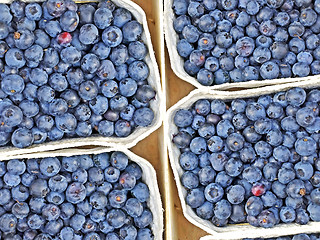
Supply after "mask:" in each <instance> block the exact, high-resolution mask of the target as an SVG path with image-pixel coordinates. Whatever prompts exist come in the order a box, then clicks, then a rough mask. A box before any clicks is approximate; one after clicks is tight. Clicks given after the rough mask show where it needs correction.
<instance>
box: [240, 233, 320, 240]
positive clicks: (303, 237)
mask: <svg viewBox="0 0 320 240" xmlns="http://www.w3.org/2000/svg"><path fill="white" fill-rule="evenodd" d="M263 239H264V238H255V239H252V238H244V239H243V240H263ZM319 239H320V235H319V234H305V233H301V234H297V235H293V236H284V237H277V238H266V240H319Z"/></svg>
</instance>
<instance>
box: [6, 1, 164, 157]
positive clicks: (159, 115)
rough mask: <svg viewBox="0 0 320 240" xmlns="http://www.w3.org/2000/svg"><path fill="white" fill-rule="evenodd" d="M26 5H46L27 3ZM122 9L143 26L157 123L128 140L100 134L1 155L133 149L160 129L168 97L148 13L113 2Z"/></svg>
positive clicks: (139, 129)
mask: <svg viewBox="0 0 320 240" xmlns="http://www.w3.org/2000/svg"><path fill="white" fill-rule="evenodd" d="M10 2H12V1H11V0H0V3H10ZM26 2H43V1H42V0H41V1H34V0H27V1H26ZM76 2H77V3H88V2H98V1H87V0H78V1H76ZM112 2H113V3H115V4H116V5H117V6H119V7H123V8H126V9H128V10H129V11H130V12H131V13H132V15H133V16H134V17H135V18H136V20H137V21H138V22H140V23H141V24H142V25H143V29H144V31H143V34H142V40H143V42H144V43H145V44H146V45H147V47H148V51H149V53H148V55H147V56H146V58H145V62H146V64H147V65H148V67H149V69H150V75H149V77H148V83H149V84H150V85H151V86H152V87H153V89H154V90H155V91H156V97H155V100H152V101H150V106H151V109H152V110H153V112H154V120H153V122H152V124H151V126H149V127H137V128H136V129H135V130H134V132H133V133H132V134H130V135H129V136H128V137H124V138H119V137H103V136H100V135H98V134H96V135H93V136H91V137H85V138H80V137H79V138H66V139H62V140H60V141H50V142H46V143H43V144H33V145H32V146H30V147H28V148H23V149H20V148H16V147H9V146H7V147H0V152H1V155H2V156H4V157H5V156H12V155H17V154H27V153H33V152H43V151H51V150H55V149H61V148H70V147H79V146H86V145H96V146H118V145H122V146H126V148H130V147H133V146H134V145H136V144H137V143H138V142H139V141H141V140H142V139H144V138H146V137H147V136H149V135H150V134H151V133H152V132H154V131H155V130H156V129H158V128H159V127H160V126H161V124H162V119H163V115H164V112H163V111H159V109H164V108H165V107H164V104H165V103H164V98H165V95H164V93H163V91H162V89H161V85H160V74H159V68H158V65H157V62H156V58H155V55H154V50H153V46H152V42H151V36H150V32H149V28H148V23H147V18H146V15H145V12H144V11H143V10H142V8H141V7H140V6H139V5H137V4H135V3H133V2H131V1H128V0H112Z"/></svg>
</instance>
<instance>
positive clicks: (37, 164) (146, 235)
mask: <svg viewBox="0 0 320 240" xmlns="http://www.w3.org/2000/svg"><path fill="white" fill-rule="evenodd" d="M0 176H1V177H0V238H1V239H25V240H32V239H34V240H58V239H60V240H81V239H83V240H133V239H136V240H152V239H154V234H153V232H152V230H151V225H152V223H153V214H152V212H151V211H150V209H149V207H148V201H149V199H150V192H149V188H148V186H147V185H146V184H145V183H144V182H143V180H142V179H141V177H142V169H141V167H140V166H139V165H138V164H137V163H135V162H133V161H131V160H130V159H129V158H128V156H127V155H126V154H124V153H123V152H119V151H115V152H111V153H101V154H97V155H80V156H71V157H47V158H42V159H26V160H18V159H12V160H9V161H6V162H5V161H2V162H0Z"/></svg>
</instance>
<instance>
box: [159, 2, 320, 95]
mask: <svg viewBox="0 0 320 240" xmlns="http://www.w3.org/2000/svg"><path fill="white" fill-rule="evenodd" d="M172 3H173V0H165V4H164V21H165V22H164V26H165V29H164V30H165V31H164V32H165V40H166V43H167V48H168V52H169V57H170V62H171V68H172V70H173V72H174V73H175V74H176V75H177V76H178V77H179V78H181V79H183V80H184V81H186V82H188V83H190V84H192V85H194V86H195V87H197V88H210V89H215V90H228V89H247V88H257V87H263V86H268V85H277V84H283V83H290V82H300V81H305V80H316V79H319V78H320V75H316V76H309V77H302V78H301V77H298V78H281V79H272V80H260V81H259V80H255V81H247V82H237V83H224V84H221V85H212V86H204V85H202V84H200V83H199V82H198V81H197V79H196V78H195V77H192V76H190V75H189V74H188V73H187V72H186V71H185V70H184V59H183V58H182V57H181V56H180V55H179V54H178V51H177V43H178V41H179V36H178V34H177V33H176V32H175V30H174V28H173V21H174V19H175V18H176V17H175V14H174V11H173V9H172Z"/></svg>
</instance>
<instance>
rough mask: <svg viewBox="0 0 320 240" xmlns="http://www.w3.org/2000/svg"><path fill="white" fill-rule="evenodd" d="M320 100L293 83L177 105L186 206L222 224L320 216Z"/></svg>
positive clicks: (267, 223) (267, 225) (177, 137)
mask: <svg viewBox="0 0 320 240" xmlns="http://www.w3.org/2000/svg"><path fill="white" fill-rule="evenodd" d="M319 104H320V90H319V89H311V90H304V89H302V88H299V87H296V88H291V89H289V90H287V91H280V92H276V93H274V94H270V95H262V96H260V97H256V98H244V99H234V100H232V101H222V100H219V99H198V100H197V101H195V102H194V103H193V104H192V106H191V107H190V108H189V109H179V110H176V111H175V112H174V114H173V122H174V124H175V125H176V127H177V131H176V133H175V134H174V135H173V136H172V142H173V144H174V145H175V146H176V147H177V148H179V150H180V154H179V156H178V158H177V159H176V161H177V162H178V163H179V164H180V168H181V169H182V170H183V174H181V177H180V182H181V184H182V186H183V188H184V189H185V202H186V204H187V205H188V206H190V207H191V208H192V209H193V210H194V212H195V213H196V214H197V216H199V217H200V218H202V219H205V220H208V221H211V222H212V224H214V225H215V226H219V227H223V226H226V225H227V224H238V223H245V222H247V223H249V224H251V225H253V226H256V227H258V226H260V227H264V228H271V227H274V226H275V225H277V224H279V223H298V224H307V223H308V222H309V221H320V157H319V141H320V116H319V111H320V108H319Z"/></svg>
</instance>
